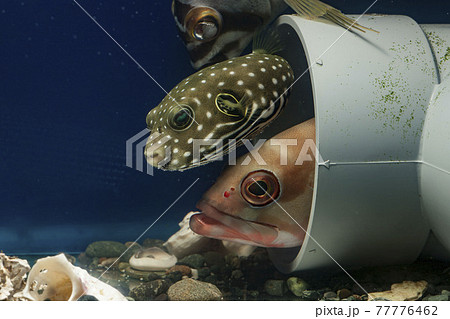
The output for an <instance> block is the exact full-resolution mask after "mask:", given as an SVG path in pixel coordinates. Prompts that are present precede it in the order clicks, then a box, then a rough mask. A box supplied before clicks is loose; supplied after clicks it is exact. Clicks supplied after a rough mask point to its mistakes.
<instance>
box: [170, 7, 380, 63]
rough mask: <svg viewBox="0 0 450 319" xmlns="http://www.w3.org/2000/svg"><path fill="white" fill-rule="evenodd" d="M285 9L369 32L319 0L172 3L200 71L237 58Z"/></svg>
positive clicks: (188, 47)
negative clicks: (213, 64) (259, 32)
mask: <svg viewBox="0 0 450 319" xmlns="http://www.w3.org/2000/svg"><path fill="white" fill-rule="evenodd" d="M288 6H289V7H291V8H292V9H294V10H295V11H296V12H297V13H299V14H301V15H303V16H306V17H307V18H310V19H315V18H318V17H321V18H325V19H327V20H329V21H331V22H333V23H335V24H337V25H339V26H341V27H343V28H350V27H351V28H353V29H355V30H359V31H362V32H364V30H371V29H368V28H365V27H363V26H361V25H359V24H358V23H356V22H355V21H354V20H353V19H351V18H348V17H346V16H345V15H344V14H342V12H341V11H339V10H337V9H335V8H333V7H331V6H329V5H327V4H325V3H323V2H321V1H319V0H173V3H172V13H173V15H174V18H175V22H176V24H177V26H178V29H179V32H180V35H181V38H182V40H183V42H184V44H185V45H186V48H187V50H188V52H189V55H190V57H191V63H192V66H193V67H194V68H196V69H200V68H202V67H203V66H205V65H210V64H212V63H217V62H221V61H224V60H227V59H230V58H233V57H236V56H239V55H240V54H241V53H242V51H243V50H244V49H245V47H246V46H247V45H248V44H249V43H250V41H251V39H252V37H253V35H254V34H255V33H256V32H257V31H258V30H261V29H263V28H264V27H265V26H267V25H268V24H269V23H270V22H271V21H273V20H274V19H275V18H276V17H278V16H279V15H280V14H281V13H282V12H283V11H284V10H285V9H286V8H287V7H288ZM372 31H373V30H372Z"/></svg>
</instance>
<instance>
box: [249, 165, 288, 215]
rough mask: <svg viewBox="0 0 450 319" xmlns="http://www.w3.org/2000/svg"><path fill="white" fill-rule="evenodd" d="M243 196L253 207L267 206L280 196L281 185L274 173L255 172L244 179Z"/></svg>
mask: <svg viewBox="0 0 450 319" xmlns="http://www.w3.org/2000/svg"><path fill="white" fill-rule="evenodd" d="M241 195H242V198H244V200H245V201H246V202H247V203H249V204H250V205H252V206H256V207H262V206H266V205H268V204H270V203H272V202H273V201H274V200H276V199H277V198H278V196H279V195H280V183H279V182H278V178H277V177H276V176H275V175H274V174H273V173H272V172H269V171H265V170H259V171H254V172H251V173H250V174H248V175H247V176H246V177H245V178H244V179H243V181H242V183H241Z"/></svg>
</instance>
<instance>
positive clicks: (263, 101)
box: [261, 96, 267, 104]
mask: <svg viewBox="0 0 450 319" xmlns="http://www.w3.org/2000/svg"><path fill="white" fill-rule="evenodd" d="M266 102H267V100H266V98H265V97H264V96H263V97H262V98H261V103H262V104H266Z"/></svg>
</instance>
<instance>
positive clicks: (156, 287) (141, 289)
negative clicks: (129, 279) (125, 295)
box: [130, 279, 172, 301]
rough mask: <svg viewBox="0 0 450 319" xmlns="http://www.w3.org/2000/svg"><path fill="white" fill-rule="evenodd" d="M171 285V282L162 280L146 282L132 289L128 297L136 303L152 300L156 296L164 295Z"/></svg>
mask: <svg viewBox="0 0 450 319" xmlns="http://www.w3.org/2000/svg"><path fill="white" fill-rule="evenodd" d="M171 284H172V282H171V281H169V280H163V279H157V280H153V281H150V282H146V283H143V284H140V285H139V286H137V287H135V288H133V289H132V290H131V291H130V297H131V298H133V299H134V300H136V301H149V300H154V299H155V297H156V296H158V295H161V294H163V293H166V292H167V289H169V287H170V286H171Z"/></svg>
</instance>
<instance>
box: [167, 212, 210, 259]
mask: <svg viewBox="0 0 450 319" xmlns="http://www.w3.org/2000/svg"><path fill="white" fill-rule="evenodd" d="M197 213H198V212H190V213H188V214H187V215H186V216H185V217H184V218H183V220H182V221H181V222H180V223H179V224H178V225H179V226H180V230H179V231H177V232H176V233H175V234H173V235H172V236H171V237H170V238H169V239H168V240H167V241H166V242H165V243H164V247H166V248H167V250H168V251H169V252H170V253H171V254H173V255H175V256H177V257H178V258H183V257H184V256H187V255H192V254H196V253H199V252H202V251H207V250H212V249H210V248H211V247H213V246H217V245H216V244H215V242H217V240H215V239H211V238H207V237H204V236H200V235H198V234H196V233H194V232H193V231H192V230H191V229H190V228H189V219H190V218H191V216H192V215H194V214H197Z"/></svg>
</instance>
